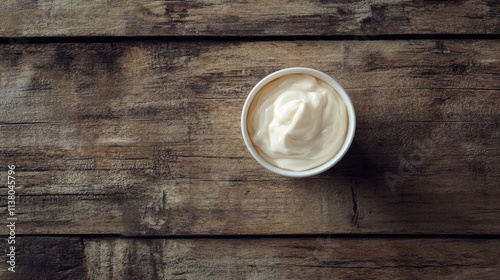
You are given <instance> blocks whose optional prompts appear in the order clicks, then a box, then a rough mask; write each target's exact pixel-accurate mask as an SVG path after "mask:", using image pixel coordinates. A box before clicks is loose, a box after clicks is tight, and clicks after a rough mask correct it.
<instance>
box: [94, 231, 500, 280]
mask: <svg viewBox="0 0 500 280" xmlns="http://www.w3.org/2000/svg"><path fill="white" fill-rule="evenodd" d="M499 249H500V241H498V240H462V239H449V240H447V239H395V240H387V239H337V238H316V239H304V238H293V239H278V238H276V239H208V240H207V239H195V240H186V239H175V240H165V239H115V238H110V239H90V240H85V257H86V264H85V267H86V268H87V279H96V280H97V279H217V280H224V279H436V278H439V279H454V280H456V279H471V278H474V279H497V278H498V275H499V274H500V262H499V261H500V257H499V255H498V250H499ZM139 264H140V265H139Z"/></svg>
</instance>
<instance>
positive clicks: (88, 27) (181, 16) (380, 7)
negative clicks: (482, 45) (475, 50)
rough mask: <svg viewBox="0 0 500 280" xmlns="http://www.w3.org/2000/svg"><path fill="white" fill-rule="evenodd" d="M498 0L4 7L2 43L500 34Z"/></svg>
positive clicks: (20, 0) (13, 3)
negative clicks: (13, 39)
mask: <svg viewBox="0 0 500 280" xmlns="http://www.w3.org/2000/svg"><path fill="white" fill-rule="evenodd" d="M499 15H500V5H498V2H497V1H495V0H462V1H429V0H418V1H410V0H371V1H367V0H356V1H350V0H340V1H321V0H315V1H309V0H294V1H285V0H279V1H262V0H259V1H227V0H226V1H222V0H204V1H201V0H197V1H167V0H162V1H153V0H140V1H135V0H112V1H111V0H92V1H74V0H45V1H31V0H4V1H2V2H1V3H0V37H44V36H165V35H168V36H184V35H190V36H200V35H203V36H281V35H286V36H294V35H320V36H323V35H381V34H382V35H384V34H499V33H500V17H499Z"/></svg>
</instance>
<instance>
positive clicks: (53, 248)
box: [0, 236, 104, 280]
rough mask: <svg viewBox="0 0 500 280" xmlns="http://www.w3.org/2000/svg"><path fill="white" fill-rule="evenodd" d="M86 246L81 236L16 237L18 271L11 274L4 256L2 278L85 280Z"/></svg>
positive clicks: (3, 243) (5, 245)
mask: <svg viewBox="0 0 500 280" xmlns="http://www.w3.org/2000/svg"><path fill="white" fill-rule="evenodd" d="M2 239H3V238H2ZM83 245H84V244H83V240H82V239H81V238H78V237H47V236H44V237H28V236H16V244H15V246H16V266H15V272H11V271H7V267H8V264H7V263H5V262H6V259H7V257H6V256H5V255H4V256H3V258H2V260H3V261H2V268H1V269H0V279H4V280H35V279H51V280H67V279H85V278H84V273H85V269H84V253H85V252H84V247H83ZM7 246H8V245H7V242H2V247H4V248H5V249H7ZM9 246H10V245H9ZM2 249H3V248H2ZM3 251H4V250H2V252H3ZM5 254H7V253H5ZM101 265H104V264H101Z"/></svg>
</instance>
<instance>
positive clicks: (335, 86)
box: [241, 67, 356, 178]
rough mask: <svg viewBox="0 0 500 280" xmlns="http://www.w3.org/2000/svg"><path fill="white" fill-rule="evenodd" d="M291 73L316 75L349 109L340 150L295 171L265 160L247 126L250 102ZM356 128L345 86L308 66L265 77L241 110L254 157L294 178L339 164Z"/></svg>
mask: <svg viewBox="0 0 500 280" xmlns="http://www.w3.org/2000/svg"><path fill="white" fill-rule="evenodd" d="M290 74H309V75H311V76H313V77H316V78H318V79H320V80H322V81H324V82H325V83H327V84H328V85H330V86H331V87H332V88H333V89H335V90H336V91H337V92H338V94H339V95H340V97H341V98H342V101H344V103H345V105H346V109H347V117H348V126H347V133H346V137H345V140H344V143H343V144H342V146H341V148H340V150H339V151H338V152H337V153H336V154H335V155H334V156H333V157H332V158H331V159H329V160H328V161H327V162H325V163H323V164H321V165H319V166H316V167H314V168H311V169H307V170H303V171H293V170H287V169H283V168H280V167H277V166H274V165H272V164H271V163H269V162H267V161H266V160H264V159H263V158H262V157H261V156H260V154H259V153H258V151H257V149H256V148H255V147H254V145H253V143H252V141H251V140H250V136H249V134H248V128H247V116H248V110H249V108H250V104H252V101H253V99H254V98H255V96H256V95H257V93H258V92H259V91H260V90H261V89H262V87H264V86H265V85H267V84H268V83H270V82H272V81H274V80H276V79H277V78H280V77H283V76H285V75H290ZM355 130H356V114H355V111H354V106H353V105H352V101H351V99H350V97H349V95H348V94H347V92H346V91H345V90H344V88H343V87H342V86H341V85H340V84H339V83H338V82H337V81H336V80H335V79H333V78H332V77H330V76H329V75H327V74H325V73H323V72H321V71H319V70H316V69H312V68H307V67H291V68H285V69H281V70H278V71H276V72H273V73H271V74H269V75H267V76H266V77H264V78H263V79H262V80H260V81H259V82H258V83H257V84H256V85H255V86H254V87H253V88H252V90H251V91H250V93H249V94H248V96H247V98H246V100H245V103H244V104H243V110H242V111H241V133H242V135H243V141H244V142H245V145H246V147H247V149H248V151H249V152H250V154H251V155H252V156H253V158H254V159H255V160H256V161H257V162H258V163H259V164H260V165H261V166H262V167H264V168H266V169H267V170H269V171H271V172H274V173H276V174H278V175H282V176H285V177H293V178H302V177H310V176H314V175H317V174H319V173H322V172H324V171H326V170H328V169H330V168H332V167H333V166H334V165H335V164H337V163H338V162H339V161H340V159H342V157H344V155H345V154H346V153H347V151H348V150H349V147H350V146H351V144H352V141H353V139H354V134H355Z"/></svg>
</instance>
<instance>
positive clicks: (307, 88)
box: [247, 74, 348, 171]
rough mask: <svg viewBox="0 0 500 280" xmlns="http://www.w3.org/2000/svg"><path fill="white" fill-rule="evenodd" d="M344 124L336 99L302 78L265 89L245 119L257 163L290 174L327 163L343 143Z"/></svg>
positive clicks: (274, 83) (306, 77)
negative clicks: (277, 168) (262, 160)
mask: <svg viewBox="0 0 500 280" xmlns="http://www.w3.org/2000/svg"><path fill="white" fill-rule="evenodd" d="M347 124H348V116H347V109H346V105H345V103H344V102H343V100H342V98H341V97H340V95H339V94H338V93H337V92H336V91H335V90H334V89H333V88H332V87H331V86H329V85H328V84H326V83H325V82H323V81H322V80H319V79H317V78H315V77H313V76H311V75H307V74H290V75H285V76H283V77H280V78H278V79H276V80H274V81H272V82H270V83H268V84H267V85H265V86H264V87H263V88H262V89H260V90H259V92H258V93H257V95H256V96H255V98H254V99H253V101H252V103H251V105H250V108H249V111H248V118H247V127H248V133H249V136H250V139H251V141H252V143H253V145H254V146H255V148H256V150H257V151H258V153H259V154H260V155H261V156H262V158H264V159H265V160H266V161H267V162H269V163H271V164H273V165H275V166H277V167H280V168H283V169H287V170H293V171H304V170H308V169H311V168H314V167H317V166H320V165H322V164H323V163H325V162H327V161H328V160H330V159H331V158H332V157H333V156H334V155H335V154H336V153H337V152H338V151H339V150H340V148H341V146H342V144H343V143H344V140H345V137H346V133H347Z"/></svg>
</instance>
